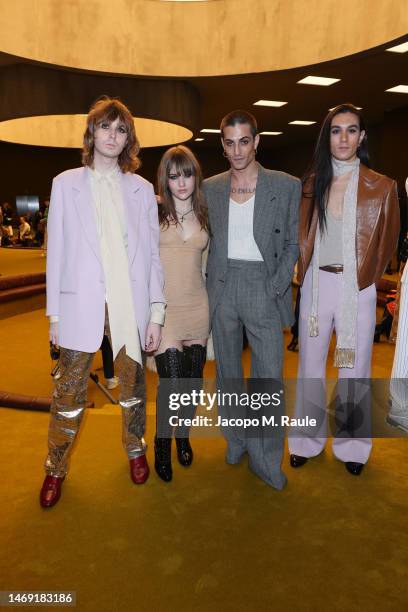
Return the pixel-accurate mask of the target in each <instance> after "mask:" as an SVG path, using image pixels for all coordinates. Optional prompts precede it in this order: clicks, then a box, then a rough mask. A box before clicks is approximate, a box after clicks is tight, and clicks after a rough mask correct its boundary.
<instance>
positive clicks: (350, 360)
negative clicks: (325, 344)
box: [309, 158, 360, 368]
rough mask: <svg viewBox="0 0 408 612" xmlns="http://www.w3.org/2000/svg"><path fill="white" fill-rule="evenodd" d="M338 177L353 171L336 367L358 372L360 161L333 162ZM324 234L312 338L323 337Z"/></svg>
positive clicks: (346, 207)
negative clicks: (321, 280) (320, 319)
mask: <svg viewBox="0 0 408 612" xmlns="http://www.w3.org/2000/svg"><path fill="white" fill-rule="evenodd" d="M332 165H333V174H334V176H341V175H342V174H346V173H347V172H350V171H352V174H351V177H350V180H349V182H348V185H347V188H346V191H345V194H344V200H343V274H342V292H341V303H340V323H339V326H338V329H336V335H337V344H336V350H335V353H334V365H335V366H336V367H338V368H354V364H355V355H356V324H357V307H358V293H359V289H358V282H357V258H356V222H357V191H358V179H359V174H360V160H359V159H358V158H357V159H356V160H354V161H353V162H342V161H339V160H337V159H334V158H332ZM320 240H321V230H320V226H319V225H318V227H317V229H316V237H315V242H314V251H313V261H312V311H311V313H310V316H309V335H310V336H318V335H319V322H318V315H317V313H318V305H319V254H320Z"/></svg>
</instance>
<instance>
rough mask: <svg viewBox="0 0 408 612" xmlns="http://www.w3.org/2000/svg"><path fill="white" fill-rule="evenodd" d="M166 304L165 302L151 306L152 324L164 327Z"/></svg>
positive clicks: (154, 303) (153, 303)
mask: <svg viewBox="0 0 408 612" xmlns="http://www.w3.org/2000/svg"><path fill="white" fill-rule="evenodd" d="M165 311H166V304H164V303H163V302H152V303H151V304H150V323H158V325H164V319H165V316H166V314H165Z"/></svg>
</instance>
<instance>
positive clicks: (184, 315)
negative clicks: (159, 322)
mask: <svg viewBox="0 0 408 612" xmlns="http://www.w3.org/2000/svg"><path fill="white" fill-rule="evenodd" d="M207 245H208V233H207V232H206V231H205V230H200V229H197V230H196V231H194V233H193V234H192V235H191V236H189V237H188V238H187V239H184V238H183V236H182V234H181V231H180V229H179V226H176V225H174V224H170V225H169V227H163V226H162V227H161V230H160V259H161V262H162V266H163V271H164V295H165V297H166V302H167V308H166V320H165V323H164V327H163V330H162V343H163V342H166V341H167V339H171V340H194V339H197V340H198V339H204V338H208V335H209V311H208V296H207V290H206V288H205V282H204V279H203V274H202V260H203V252H204V251H205V249H206V248H207Z"/></svg>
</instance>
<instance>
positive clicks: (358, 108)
mask: <svg viewBox="0 0 408 612" xmlns="http://www.w3.org/2000/svg"><path fill="white" fill-rule="evenodd" d="M338 106H341V104H338ZM335 108H337V106H333V107H332V108H329V111H332V110H334V109H335ZM356 109H357V110H363V107H362V106H356Z"/></svg>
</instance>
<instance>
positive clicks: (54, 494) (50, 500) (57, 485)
mask: <svg viewBox="0 0 408 612" xmlns="http://www.w3.org/2000/svg"><path fill="white" fill-rule="evenodd" d="M64 478H65V476H64V477H60V476H46V477H45V479H44V482H43V486H42V488H41V491H40V506H41V507H42V508H52V506H55V504H56V503H57V502H58V500H59V498H60V497H61V487H62V483H63V482H64Z"/></svg>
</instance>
